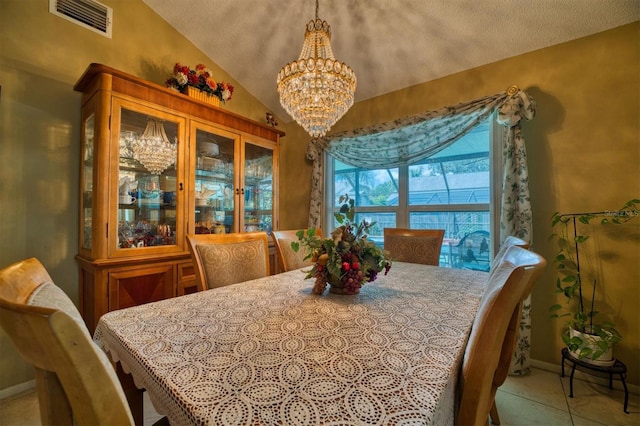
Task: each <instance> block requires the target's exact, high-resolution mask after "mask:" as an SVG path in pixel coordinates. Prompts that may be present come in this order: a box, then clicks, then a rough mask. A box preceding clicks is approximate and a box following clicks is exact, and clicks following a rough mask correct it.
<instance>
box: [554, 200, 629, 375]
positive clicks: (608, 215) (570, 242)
mask: <svg viewBox="0 0 640 426" xmlns="http://www.w3.org/2000/svg"><path fill="white" fill-rule="evenodd" d="M639 207H640V200H639V199H631V200H629V201H628V202H627V203H626V204H625V205H624V206H623V208H622V209H620V210H618V211H615V212H610V211H604V212H594V213H571V214H559V213H557V212H556V213H554V215H553V217H552V219H551V227H552V229H554V230H555V231H556V232H554V233H553V234H551V236H550V237H549V238H550V240H555V241H556V243H557V246H558V252H557V254H556V256H555V258H554V261H553V263H554V265H555V267H556V270H557V271H558V278H557V279H556V293H561V294H563V295H564V296H565V297H566V299H567V305H565V306H563V305H560V304H555V305H553V306H551V308H550V309H549V310H550V311H551V313H552V315H551V316H552V318H566V319H567V322H566V326H567V327H566V328H565V329H564V330H563V334H562V340H563V341H564V343H565V344H566V345H567V347H568V348H569V351H570V352H571V353H572V355H573V356H574V357H576V358H578V359H581V360H584V361H585V362H589V363H592V364H595V365H604V366H606V365H612V364H613V363H614V362H615V360H614V359H613V353H612V348H613V346H614V345H615V344H616V343H618V342H619V341H620V340H622V336H621V335H620V333H619V332H618V330H616V328H615V326H614V324H613V323H611V322H610V321H604V322H602V323H599V322H597V321H596V320H594V317H596V315H597V314H598V311H596V310H595V299H596V284H597V283H596V280H595V279H593V280H591V279H589V283H587V282H586V281H587V276H588V274H587V273H586V271H585V267H584V265H585V262H584V259H582V258H581V257H580V254H581V252H580V250H581V248H584V244H585V242H586V241H587V240H588V239H589V236H588V235H584V234H582V233H579V232H578V226H577V225H578V223H581V224H583V225H589V224H590V223H591V221H592V220H593V219H595V218H597V217H599V218H601V219H600V223H601V224H604V225H606V224H622V223H624V222H627V221H628V220H631V219H632V218H634V217H636V216H638V214H639V213H640V211H639V209H638V208H639ZM583 252H584V250H583ZM583 256H584V254H583Z"/></svg>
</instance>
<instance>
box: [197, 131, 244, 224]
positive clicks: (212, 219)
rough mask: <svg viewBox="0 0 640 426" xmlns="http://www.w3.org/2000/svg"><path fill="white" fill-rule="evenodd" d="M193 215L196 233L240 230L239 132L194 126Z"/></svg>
mask: <svg viewBox="0 0 640 426" xmlns="http://www.w3.org/2000/svg"><path fill="white" fill-rule="evenodd" d="M194 132H195V137H196V145H195V167H194V169H195V171H194V173H195V176H194V203H195V206H194V216H193V223H194V225H195V227H194V230H193V231H191V230H189V232H195V233H196V234H209V233H211V234H214V233H215V234H223V233H231V232H236V231H237V225H236V220H237V214H236V211H237V209H238V205H237V203H236V197H235V196H234V194H235V193H236V191H237V184H236V178H235V176H236V172H237V170H236V165H235V162H236V158H237V150H238V135H236V134H233V133H227V132H225V131H223V130H220V129H215V128H211V127H207V126H197V127H196V126H194V127H193V128H192V130H191V134H192V135H193V134H194Z"/></svg>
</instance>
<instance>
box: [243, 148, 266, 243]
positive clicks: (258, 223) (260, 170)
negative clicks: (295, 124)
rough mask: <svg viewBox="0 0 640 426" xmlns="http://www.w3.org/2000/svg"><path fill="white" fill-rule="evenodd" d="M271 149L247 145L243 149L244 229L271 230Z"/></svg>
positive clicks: (248, 230) (250, 230)
mask: <svg viewBox="0 0 640 426" xmlns="http://www.w3.org/2000/svg"><path fill="white" fill-rule="evenodd" d="M273 163H274V156H273V149H271V148H267V147H263V146H259V145H256V144H253V143H250V142H247V143H245V148H244V185H243V186H242V190H243V191H244V194H243V195H244V230H245V231H247V232H254V231H265V232H266V233H267V234H271V230H272V229H273V226H274V224H273V208H274V203H273V199H274V194H273V188H274V184H273Z"/></svg>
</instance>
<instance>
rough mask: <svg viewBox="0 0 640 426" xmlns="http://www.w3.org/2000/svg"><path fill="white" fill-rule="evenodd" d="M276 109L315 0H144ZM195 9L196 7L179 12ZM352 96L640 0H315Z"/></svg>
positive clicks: (596, 24)
mask: <svg viewBox="0 0 640 426" xmlns="http://www.w3.org/2000/svg"><path fill="white" fill-rule="evenodd" d="M143 1H144V2H145V3H146V4H147V5H148V6H149V7H151V8H152V9H153V10H154V11H155V12H156V13H158V14H159V15H160V16H161V17H162V18H163V19H165V20H166V21H167V22H168V23H169V24H170V25H172V26H173V27H174V28H175V29H176V30H178V31H179V32H180V33H181V34H183V35H184V36H185V37H186V38H187V39H189V40H190V41H191V42H192V43H193V44H194V45H196V46H197V47H198V48H200V49H201V50H202V51H203V52H204V53H205V54H206V55H207V56H208V57H210V58H211V59H212V60H213V61H214V62H215V63H216V64H218V65H219V66H220V67H221V68H223V69H224V70H225V71H227V72H228V73H229V74H230V75H231V76H232V77H233V78H234V79H235V80H236V81H238V82H239V83H240V84H241V85H242V86H243V87H244V88H245V89H247V90H248V91H249V92H250V93H251V94H253V95H254V96H255V97H256V98H257V99H259V100H260V101H261V102H263V103H264V104H265V105H266V106H267V107H268V108H270V109H271V110H272V111H273V112H274V113H275V114H276V115H277V116H279V117H281V118H282V119H283V120H285V121H289V120H291V118H290V117H289V115H288V114H287V113H286V112H285V111H284V109H282V107H281V106H280V101H279V97H278V93H277V91H276V75H277V73H278V71H279V70H280V68H282V67H283V66H284V65H285V64H287V63H288V62H290V61H292V60H294V59H297V58H298V55H299V54H300V50H301V49H302V42H303V40H304V30H305V26H306V24H307V22H309V21H310V20H312V19H314V17H315V2H314V1H313V0H204V1H203V0H143ZM189 10H194V11H197V13H185V11H189ZM319 17H320V18H321V19H324V20H326V21H327V22H328V23H329V24H330V25H331V31H332V41H331V46H332V48H333V53H334V55H335V57H336V59H337V60H340V61H342V62H344V63H346V64H347V65H349V66H351V68H352V69H353V70H354V72H355V73H356V77H357V79H358V87H357V90H356V102H358V101H361V100H363V99H368V98H371V97H374V96H378V95H381V94H384V93H388V92H392V91H394V90H398V89H401V88H405V87H408V86H412V85H415V84H418V83H422V82H425V81H430V80H433V79H436V78H440V77H443V76H446V75H450V74H453V73H456V72H459V71H463V70H466V69H470V68H474V67H478V66H481V65H484V64H488V63H491V62H495V61H499V60H501V59H505V58H509V57H513V56H517V55H520V54H523V53H526V52H530V51H533V50H537V49H541V48H544V47H547V46H551V45H554V44H558V43H562V42H565V41H569V40H573V39H576V38H580V37H584V36H587V35H590V34H594V33H598V32H601V31H605V30H608V29H611V28H614V27H618V26H620V25H624V24H627V23H631V22H634V21H637V20H639V19H640V1H638V0H534V1H524V0H482V1H480V0H320V7H319Z"/></svg>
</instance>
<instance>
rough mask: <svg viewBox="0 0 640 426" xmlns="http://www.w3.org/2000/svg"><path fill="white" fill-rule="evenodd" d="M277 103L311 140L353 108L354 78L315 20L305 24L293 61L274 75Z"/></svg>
mask: <svg viewBox="0 0 640 426" xmlns="http://www.w3.org/2000/svg"><path fill="white" fill-rule="evenodd" d="M277 85H278V94H279V95H280V104H281V105H282V107H283V108H284V109H285V110H286V111H287V113H288V114H289V115H290V116H291V117H292V118H293V119H294V120H295V121H296V122H297V123H298V124H300V125H301V126H302V127H303V128H304V129H305V130H306V131H307V132H308V133H309V134H310V135H311V137H314V138H316V137H321V136H324V135H325V134H326V133H327V131H328V130H329V129H330V128H331V126H333V125H334V124H335V123H336V121H338V120H339V119H340V118H341V117H342V116H343V115H344V114H345V113H346V112H347V110H348V109H349V108H351V105H353V99H354V94H355V91H356V85H357V81H356V75H355V73H354V72H353V70H352V69H351V68H350V67H349V66H348V65H346V64H344V63H342V62H340V61H337V60H336V59H335V58H334V56H333V51H332V50H331V27H330V26H329V24H328V23H327V22H326V21H323V20H321V19H319V18H318V2H317V0H316V19H315V20H314V21H310V22H309V23H308V24H307V29H306V32H305V36H304V45H303V46H302V52H301V53H300V56H299V57H298V60H297V61H293V62H290V63H288V64H287V65H285V66H284V67H283V68H282V69H281V70H280V72H279V73H278V78H277Z"/></svg>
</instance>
